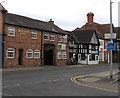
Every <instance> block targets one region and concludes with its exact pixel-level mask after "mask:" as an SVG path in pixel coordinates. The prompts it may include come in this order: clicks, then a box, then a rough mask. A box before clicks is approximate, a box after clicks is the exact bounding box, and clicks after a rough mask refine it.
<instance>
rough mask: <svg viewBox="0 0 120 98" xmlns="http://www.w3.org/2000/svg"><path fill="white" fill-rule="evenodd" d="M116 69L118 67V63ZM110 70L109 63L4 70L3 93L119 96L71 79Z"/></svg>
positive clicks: (9, 94) (19, 94) (10, 94)
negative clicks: (13, 70) (17, 70)
mask: <svg viewBox="0 0 120 98" xmlns="http://www.w3.org/2000/svg"><path fill="white" fill-rule="evenodd" d="M73 66H74V65H73ZM114 69H117V64H115V65H114ZM108 70H109V65H97V66H96V65H93V66H92V65H90V66H85V67H73V68H68V67H63V68H62V67H61V68H55V69H54V68H51V69H42V70H33V71H20V72H3V74H2V75H3V82H2V83H3V85H2V87H3V91H2V93H3V96H118V94H117V93H113V92H107V91H103V90H99V89H95V88H89V87H84V86H80V85H77V84H74V83H73V82H72V81H71V80H70V78H71V77H73V76H80V75H86V74H91V73H96V72H103V71H108Z"/></svg>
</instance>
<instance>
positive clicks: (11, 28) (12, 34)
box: [8, 27, 15, 37]
mask: <svg viewBox="0 0 120 98" xmlns="http://www.w3.org/2000/svg"><path fill="white" fill-rule="evenodd" d="M8 36H13V37H14V36H15V28H14V27H8Z"/></svg>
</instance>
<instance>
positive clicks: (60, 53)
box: [57, 51, 62, 59]
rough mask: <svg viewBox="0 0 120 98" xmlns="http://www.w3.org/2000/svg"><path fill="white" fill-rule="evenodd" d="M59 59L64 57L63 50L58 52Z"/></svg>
mask: <svg viewBox="0 0 120 98" xmlns="http://www.w3.org/2000/svg"><path fill="white" fill-rule="evenodd" d="M57 59H62V52H61V51H58V52H57Z"/></svg>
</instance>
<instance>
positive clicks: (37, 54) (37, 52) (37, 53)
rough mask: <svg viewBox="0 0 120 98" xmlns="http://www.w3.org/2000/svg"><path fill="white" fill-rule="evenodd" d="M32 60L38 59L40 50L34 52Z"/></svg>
mask: <svg viewBox="0 0 120 98" xmlns="http://www.w3.org/2000/svg"><path fill="white" fill-rule="evenodd" d="M34 58H40V50H35V51H34Z"/></svg>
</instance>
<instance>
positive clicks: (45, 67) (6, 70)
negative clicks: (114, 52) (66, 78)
mask: <svg viewBox="0 0 120 98" xmlns="http://www.w3.org/2000/svg"><path fill="white" fill-rule="evenodd" d="M85 66H88V65H64V66H51V65H50V66H49V65H48V66H43V67H41V66H38V67H16V68H3V69H0V70H1V71H2V72H15V71H30V70H45V69H60V68H74V67H85ZM89 66H90V65H89Z"/></svg>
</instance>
